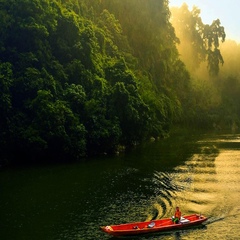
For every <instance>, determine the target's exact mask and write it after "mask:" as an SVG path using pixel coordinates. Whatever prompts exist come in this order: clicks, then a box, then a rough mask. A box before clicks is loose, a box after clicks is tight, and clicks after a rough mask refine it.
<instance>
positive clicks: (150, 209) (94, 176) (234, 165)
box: [0, 134, 240, 240]
mask: <svg viewBox="0 0 240 240" xmlns="http://www.w3.org/2000/svg"><path fill="white" fill-rule="evenodd" d="M239 197H240V135H239V134H211V135H203V134H202V135H200V134H198V135H196V134H192V135H191V136H189V135H188V136H186V135H185V136H183V135H182V136H172V137H171V138H169V139H166V140H164V141H160V142H154V143H148V144H145V145H144V146H141V147H138V148H137V149H135V150H134V151H132V152H131V153H127V154H124V155H120V156H117V157H102V158H98V159H93V160H91V161H88V162H85V163H81V164H80V163H78V164H69V165H62V164H61V165H55V166H53V165H52V166H38V167H37V166H34V167H33V166H32V167H24V168H19V167H18V168H16V167H15V168H12V169H2V170H0V239H1V240H15V239H16V240H30V239H31V240H48V239H49V240H55V239H59V240H61V239H67V240H79V239H83V240H87V239H91V240H94V239H98V240H100V239H101V240H102V239H103V240H104V239H113V238H111V237H109V236H108V235H106V234H105V233H103V232H101V231H100V230H99V226H100V225H110V224H118V223H125V222H130V221H144V220H148V219H151V218H152V217H153V216H155V217H156V216H157V218H162V217H170V216H171V215H172V214H173V211H174V210H173V209H174V208H175V207H176V205H178V206H179V207H180V208H181V211H182V213H183V214H189V213H195V212H197V213H202V214H204V215H207V216H208V217H209V220H208V222H207V224H206V225H205V226H204V227H203V228H199V229H191V230H185V231H181V232H173V233H166V234H163V235H162V234H158V235H150V236H141V237H137V238H135V239H151V240H152V239H158V240H160V239H164V240H165V239H218V238H221V239H228V240H229V239H234V240H235V239H240V234H239V224H240V205H239ZM130 239H131V238H130Z"/></svg>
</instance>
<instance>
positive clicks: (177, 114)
mask: <svg viewBox="0 0 240 240" xmlns="http://www.w3.org/2000/svg"><path fill="white" fill-rule="evenodd" d="M170 16H171V13H170V10H169V7H168V1H167V0H148V1H146V0H131V1H129V0H115V1H112V0H81V1H80V0H62V1H61V0H52V1H50V0H21V1H17V0H0V17H1V21H0V91H1V95H0V116H1V118H0V145H1V148H0V158H1V161H7V160H15V161H16V159H26V160H29V161H33V162H34V161H38V160H41V161H42V160H44V159H46V160H50V159H54V160H57V161H58V160H63V159H64V160H65V159H69V160H70V159H80V158H82V157H84V156H87V155H93V154H101V153H112V152H115V151H117V149H118V147H119V146H126V147H128V146H132V145H134V144H136V143H140V142H141V141H143V140H146V139H149V138H150V137H155V138H156V137H161V136H164V135H166V134H167V133H168V132H169V129H170V126H171V124H172V123H183V121H184V122H185V123H187V122H188V121H187V119H188V116H192V115H191V114H188V112H191V111H193V107H192V105H191V104H192V103H191V102H192V100H193V98H194V96H195V95H194V94H195V91H194V90H195V89H194V88H193V87H192V85H193V83H192V82H191V79H190V75H189V72H188V71H187V69H186V67H185V65H184V63H183V61H182V60H180V58H179V53H178V50H177V47H176V44H177V43H178V42H179V39H178V38H177V37H176V35H175V31H174V28H173V26H172V24H171V23H170ZM216 26H217V27H219V23H218V22H216ZM209 31H210V32H211V30H209ZM221 34H222V33H221ZM218 37H221V36H218ZM224 38H225V37H224ZM215 39H216V37H215ZM212 44H213V43H208V51H213V52H214V51H215V50H211V49H212V48H211V46H212ZM214 46H215V45H214ZM216 47H218V46H217V45H216V46H215V48H214V49H216ZM217 50H218V49H217ZM209 56H210V55H209ZM214 66H216V65H214ZM213 73H217V72H213ZM231 81H232V80H231ZM237 84H238V83H237ZM229 91H231V90H229ZM203 94H204V93H203ZM193 106H194V107H195V105H193ZM191 121H192V118H191Z"/></svg>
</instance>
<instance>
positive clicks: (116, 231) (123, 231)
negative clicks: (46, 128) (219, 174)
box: [100, 214, 207, 237]
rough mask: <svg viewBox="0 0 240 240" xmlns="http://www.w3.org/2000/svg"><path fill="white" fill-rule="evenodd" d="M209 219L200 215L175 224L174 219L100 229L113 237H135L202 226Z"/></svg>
mask: <svg viewBox="0 0 240 240" xmlns="http://www.w3.org/2000/svg"><path fill="white" fill-rule="evenodd" d="M206 220H207V217H205V216H203V215H198V214H192V215H187V216H184V218H182V219H181V221H180V222H179V223H177V224H176V223H173V222H172V219H170V218H167V219H159V220H154V221H148V222H133V223H126V224H119V225H110V226H103V227H100V228H101V230H102V231H103V232H105V233H107V234H109V235H112V236H116V237H118V236H133V235H140V234H148V233H156V232H166V231H174V230H180V229H185V228H190V227H194V226H198V225H201V224H202V223H203V222H205V221H206Z"/></svg>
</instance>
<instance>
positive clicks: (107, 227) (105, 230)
mask: <svg viewBox="0 0 240 240" xmlns="http://www.w3.org/2000/svg"><path fill="white" fill-rule="evenodd" d="M100 229H101V230H102V231H103V232H105V233H108V234H111V232H112V231H113V229H112V227H111V226H100Z"/></svg>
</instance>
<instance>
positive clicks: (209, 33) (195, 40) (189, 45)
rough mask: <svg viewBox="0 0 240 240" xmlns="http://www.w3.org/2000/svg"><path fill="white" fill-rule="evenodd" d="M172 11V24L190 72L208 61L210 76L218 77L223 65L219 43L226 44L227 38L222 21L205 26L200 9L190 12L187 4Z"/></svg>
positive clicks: (194, 8) (215, 21) (193, 9)
mask: <svg viewBox="0 0 240 240" xmlns="http://www.w3.org/2000/svg"><path fill="white" fill-rule="evenodd" d="M171 11H172V24H173V26H174V28H175V31H176V35H177V36H178V37H179V39H180V46H179V51H180V54H181V56H182V59H183V61H184V62H185V63H186V65H187V67H188V68H189V70H190V71H191V72H192V71H194V70H196V69H197V68H198V67H199V65H200V64H201V62H203V61H205V60H206V61H207V63H208V71H209V74H210V75H211V76H216V75H217V74H218V73H219V64H223V57H222V55H221V52H220V50H219V41H220V40H221V41H222V42H224V41H225V37H226V34H225V31H224V27H222V26H221V22H220V20H219V19H217V20H214V21H213V22H212V24H204V23H203V22H202V19H201V17H200V13H201V11H200V9H198V8H197V7H196V6H194V7H193V8H192V10H191V11H190V10H189V9H188V5H187V4H186V3H184V4H183V5H182V6H181V7H180V8H178V7H174V8H172V9H171Z"/></svg>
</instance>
